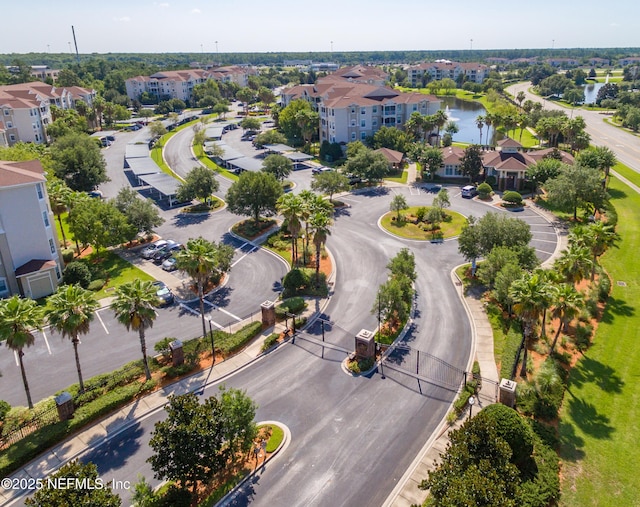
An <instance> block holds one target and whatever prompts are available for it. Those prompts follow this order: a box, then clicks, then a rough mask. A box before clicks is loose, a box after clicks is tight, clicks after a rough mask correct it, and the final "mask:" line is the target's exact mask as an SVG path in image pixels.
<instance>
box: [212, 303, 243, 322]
mask: <svg viewBox="0 0 640 507" xmlns="http://www.w3.org/2000/svg"><path fill="white" fill-rule="evenodd" d="M216 310H219V311H221V312H222V313H224V314H226V315H228V316H229V317H232V318H234V319H236V320H237V321H238V322H240V321H241V320H242V319H241V318H240V317H238V316H237V315H234V314H233V313H231V312H228V311H227V310H223V309H222V308H220V307H219V306H218V307H216Z"/></svg>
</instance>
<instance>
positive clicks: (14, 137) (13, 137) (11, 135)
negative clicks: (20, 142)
mask: <svg viewBox="0 0 640 507" xmlns="http://www.w3.org/2000/svg"><path fill="white" fill-rule="evenodd" d="M15 140H16V136H14V135H13V134H9V141H12V142H15Z"/></svg>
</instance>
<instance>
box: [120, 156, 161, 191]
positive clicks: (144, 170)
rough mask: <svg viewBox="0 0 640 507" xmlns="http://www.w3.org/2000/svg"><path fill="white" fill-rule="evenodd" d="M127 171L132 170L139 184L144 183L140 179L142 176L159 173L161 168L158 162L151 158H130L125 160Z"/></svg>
mask: <svg viewBox="0 0 640 507" xmlns="http://www.w3.org/2000/svg"><path fill="white" fill-rule="evenodd" d="M124 165H125V171H127V170H128V171H131V172H132V173H133V174H134V176H135V177H136V180H137V181H138V185H142V182H141V181H140V176H143V175H145V174H157V173H159V172H160V168H159V167H158V164H156V163H155V162H154V161H153V160H152V159H151V158H149V157H145V158H128V159H125V160H124Z"/></svg>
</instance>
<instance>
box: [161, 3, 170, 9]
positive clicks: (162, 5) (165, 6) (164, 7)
mask: <svg viewBox="0 0 640 507" xmlns="http://www.w3.org/2000/svg"><path fill="white" fill-rule="evenodd" d="M158 7H162V8H163V9H167V8H168V7H169V2H162V3H161V4H158Z"/></svg>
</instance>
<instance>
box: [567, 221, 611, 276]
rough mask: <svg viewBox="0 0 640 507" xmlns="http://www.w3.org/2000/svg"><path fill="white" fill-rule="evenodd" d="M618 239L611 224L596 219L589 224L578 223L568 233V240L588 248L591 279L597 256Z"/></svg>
mask: <svg viewBox="0 0 640 507" xmlns="http://www.w3.org/2000/svg"><path fill="white" fill-rule="evenodd" d="M619 239H620V236H619V235H618V233H616V232H615V229H614V227H613V226H611V225H609V224H607V223H606V222H603V221H602V220H598V221H597V222H594V223H593V224H589V225H578V226H576V227H574V228H573V229H572V230H571V232H570V233H569V242H570V243H576V244H578V245H580V246H583V247H585V248H588V249H589V250H590V252H591V255H592V266H591V281H593V279H594V278H595V272H596V266H597V263H598V257H600V256H601V255H602V254H603V253H604V252H606V251H607V249H608V248H609V247H610V246H612V245H615V244H616V242H617V241H618V240H619Z"/></svg>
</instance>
